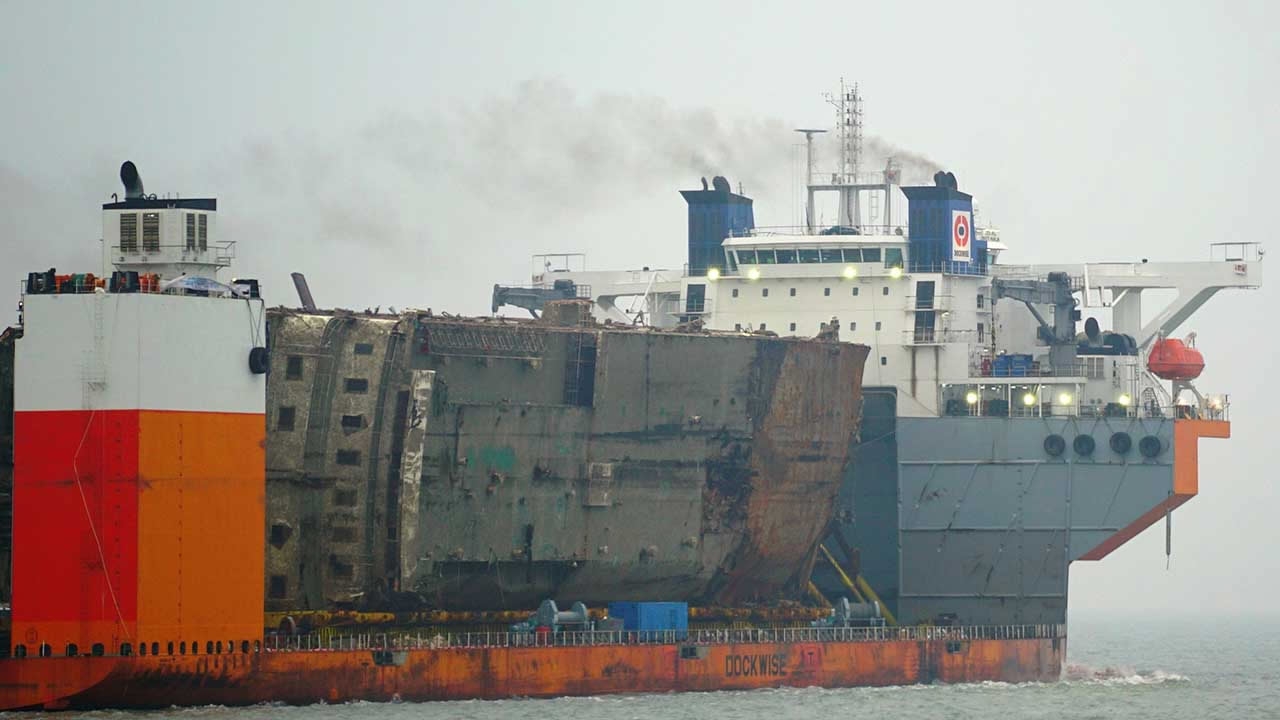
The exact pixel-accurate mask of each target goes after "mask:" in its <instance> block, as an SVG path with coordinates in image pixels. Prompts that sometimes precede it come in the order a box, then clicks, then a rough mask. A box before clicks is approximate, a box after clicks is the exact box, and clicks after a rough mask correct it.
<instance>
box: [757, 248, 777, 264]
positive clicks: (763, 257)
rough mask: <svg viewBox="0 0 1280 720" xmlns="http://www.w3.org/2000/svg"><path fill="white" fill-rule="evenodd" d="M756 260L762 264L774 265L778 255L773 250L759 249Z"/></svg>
mask: <svg viewBox="0 0 1280 720" xmlns="http://www.w3.org/2000/svg"><path fill="white" fill-rule="evenodd" d="M756 262H757V264H760V265H773V264H774V263H776V262H777V256H776V255H774V252H773V251H772V250H757V251H756Z"/></svg>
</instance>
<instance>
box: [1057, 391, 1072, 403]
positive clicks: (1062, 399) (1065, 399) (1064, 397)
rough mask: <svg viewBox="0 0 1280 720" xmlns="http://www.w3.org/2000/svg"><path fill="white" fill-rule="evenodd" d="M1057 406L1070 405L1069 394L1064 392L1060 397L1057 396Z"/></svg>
mask: <svg viewBox="0 0 1280 720" xmlns="http://www.w3.org/2000/svg"><path fill="white" fill-rule="evenodd" d="M1058 404H1059V405H1070V404H1071V393H1068V392H1064V393H1062V394H1061V395H1059V396H1058Z"/></svg>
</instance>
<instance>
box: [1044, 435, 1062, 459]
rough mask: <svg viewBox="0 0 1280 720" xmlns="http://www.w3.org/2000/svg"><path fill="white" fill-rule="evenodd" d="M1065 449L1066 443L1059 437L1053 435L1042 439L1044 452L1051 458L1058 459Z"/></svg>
mask: <svg viewBox="0 0 1280 720" xmlns="http://www.w3.org/2000/svg"><path fill="white" fill-rule="evenodd" d="M1066 449H1067V441H1066V440H1065V439H1063V437H1062V436H1061V435H1058V434H1056V433H1055V434H1053V435H1050V436H1049V437H1047V438H1045V439H1044V451H1045V452H1047V453H1049V455H1050V456H1051V457H1058V456H1059V455H1061V454H1062V453H1063V452H1064V451H1065V450H1066Z"/></svg>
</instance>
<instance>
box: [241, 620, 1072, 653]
mask: <svg viewBox="0 0 1280 720" xmlns="http://www.w3.org/2000/svg"><path fill="white" fill-rule="evenodd" d="M1063 637H1066V625H1053V624H1039V625H957V626H930V625H920V626H910V627H790V628H773V629H769V628H749V629H743V628H737V629H724V630H688V631H678V630H652V631H639V632H637V631H617V630H568V631H559V632H530V633H524V632H468V633H418V632H414V633H373V634H357V635H337V634H334V633H310V634H306V635H277V636H273V637H270V638H268V639H267V642H266V644H265V648H264V649H265V650H266V651H267V652H282V651H291V652H297V651H335V652H336V651H349V650H424V649H447V648H505V647H577V646H587V645H732V644H757V643H784V644H787V643H797V642H887V641H906V642H925V641H949V642H950V641H966V640H1037V639H1053V638H1063Z"/></svg>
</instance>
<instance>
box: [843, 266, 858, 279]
mask: <svg viewBox="0 0 1280 720" xmlns="http://www.w3.org/2000/svg"><path fill="white" fill-rule="evenodd" d="M856 277H858V268H856V267H854V266H852V265H845V266H844V279H845V280H852V279H854V278H856Z"/></svg>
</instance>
